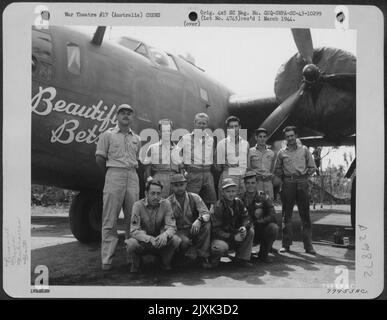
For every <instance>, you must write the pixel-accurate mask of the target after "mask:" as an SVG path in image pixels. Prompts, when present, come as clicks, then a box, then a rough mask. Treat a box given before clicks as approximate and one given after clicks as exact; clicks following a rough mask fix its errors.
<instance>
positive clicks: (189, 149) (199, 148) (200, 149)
mask: <svg viewBox="0 0 387 320" xmlns="http://www.w3.org/2000/svg"><path fill="white" fill-rule="evenodd" d="M208 122H209V117H208V115H207V114H206V113H198V114H197V115H196V116H195V120H194V131H193V132H191V133H189V134H186V135H184V136H183V137H182V138H181V139H180V141H179V142H178V143H177V147H176V149H175V150H173V160H174V162H175V163H176V164H182V165H183V167H184V169H185V170H186V171H187V191H188V192H192V193H196V194H200V195H201V196H202V198H203V200H204V202H205V204H206V205H207V206H208V207H210V205H211V204H213V203H215V201H216V192H215V186H214V178H213V176H212V173H211V166H212V164H213V150H214V139H213V138H212V137H211V136H210V135H209V134H208V133H207V132H206V131H205V130H206V129H207V128H208ZM181 152H182V153H183V155H182V157H181V156H180V153H181Z"/></svg>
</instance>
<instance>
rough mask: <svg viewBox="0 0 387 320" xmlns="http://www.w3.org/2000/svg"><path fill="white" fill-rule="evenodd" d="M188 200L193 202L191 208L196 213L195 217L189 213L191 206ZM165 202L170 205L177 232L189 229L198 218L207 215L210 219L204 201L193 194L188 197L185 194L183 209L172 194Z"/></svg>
mask: <svg viewBox="0 0 387 320" xmlns="http://www.w3.org/2000/svg"><path fill="white" fill-rule="evenodd" d="M190 198H191V199H192V200H193V201H194V204H193V205H192V207H193V208H196V210H197V213H198V216H197V217H194V216H193V212H192V211H191V205H190V203H189V201H190ZM167 200H168V201H169V202H170V203H171V207H172V212H173V215H174V217H175V220H176V227H177V231H179V230H182V229H187V228H191V226H192V224H193V223H194V222H195V220H196V219H197V218H198V217H203V216H204V215H207V216H208V218H209V217H210V212H209V211H208V209H207V206H206V205H205V204H204V201H203V200H202V198H201V197H200V196H199V195H197V194H195V193H190V196H189V195H188V192H186V193H185V201H184V208H182V207H181V206H180V203H179V201H178V200H177V199H176V197H175V195H174V194H172V195H170V196H169V197H168V198H167Z"/></svg>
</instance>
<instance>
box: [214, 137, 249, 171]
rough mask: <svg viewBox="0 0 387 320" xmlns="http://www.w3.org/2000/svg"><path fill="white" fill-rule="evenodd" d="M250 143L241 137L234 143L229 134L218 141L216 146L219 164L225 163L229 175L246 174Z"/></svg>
mask: <svg viewBox="0 0 387 320" xmlns="http://www.w3.org/2000/svg"><path fill="white" fill-rule="evenodd" d="M248 151H249V143H248V142H247V141H246V140H245V139H243V138H242V137H239V139H238V142H237V143H234V142H233V141H232V140H231V138H230V137H229V136H228V137H226V138H224V139H222V140H220V141H219V142H218V145H217V146H216V162H217V165H224V166H225V169H226V170H228V172H227V173H228V174H229V175H244V174H245V173H246V169H247V155H248Z"/></svg>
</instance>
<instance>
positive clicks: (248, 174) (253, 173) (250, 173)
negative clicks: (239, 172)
mask: <svg viewBox="0 0 387 320" xmlns="http://www.w3.org/2000/svg"><path fill="white" fill-rule="evenodd" d="M252 177H254V178H256V177H257V174H256V173H255V172H254V171H251V170H250V171H247V172H246V174H245V176H244V177H243V179H248V178H252Z"/></svg>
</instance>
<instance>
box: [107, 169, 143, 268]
mask: <svg viewBox="0 0 387 320" xmlns="http://www.w3.org/2000/svg"><path fill="white" fill-rule="evenodd" d="M139 192H140V187H139V181H138V175H137V172H136V170H135V169H130V170H128V169H125V168H114V167H109V168H108V170H107V172H106V177H105V187H104V189H103V211H102V243H101V258H102V263H103V264H111V263H112V260H113V255H114V252H115V250H116V247H117V243H118V234H117V219H118V216H119V214H120V212H121V209H123V212H124V227H125V235H126V238H128V237H129V231H130V230H129V227H130V217H131V214H132V207H133V204H134V202H135V201H137V200H138V198H139Z"/></svg>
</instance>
